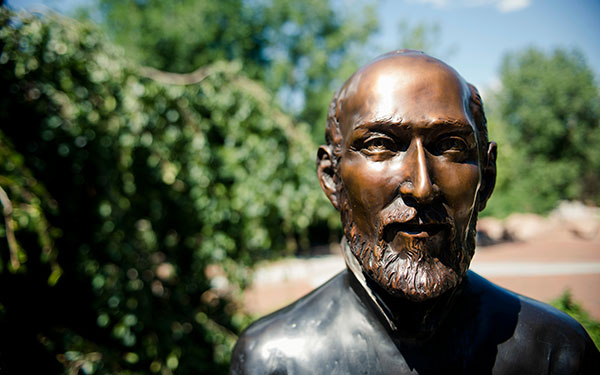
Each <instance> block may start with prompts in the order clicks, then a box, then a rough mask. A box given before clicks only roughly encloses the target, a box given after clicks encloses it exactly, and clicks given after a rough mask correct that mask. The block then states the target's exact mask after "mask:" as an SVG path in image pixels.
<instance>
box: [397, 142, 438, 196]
mask: <svg viewBox="0 0 600 375" xmlns="http://www.w3.org/2000/svg"><path fill="white" fill-rule="evenodd" d="M403 169H405V170H404V175H405V176H406V177H405V178H404V181H403V182H402V183H401V185H400V194H401V195H402V197H403V198H404V199H405V200H406V198H409V199H414V200H415V201H417V202H418V203H421V204H423V203H431V202H432V201H433V200H434V198H436V196H437V195H438V192H439V189H438V187H437V185H435V184H434V182H433V181H432V179H431V175H430V170H429V165H428V162H427V154H426V150H425V148H424V147H423V142H422V141H421V140H420V139H419V138H417V139H415V141H414V142H413V144H411V145H410V146H409V149H408V150H407V154H406V156H405V159H404V165H403Z"/></svg>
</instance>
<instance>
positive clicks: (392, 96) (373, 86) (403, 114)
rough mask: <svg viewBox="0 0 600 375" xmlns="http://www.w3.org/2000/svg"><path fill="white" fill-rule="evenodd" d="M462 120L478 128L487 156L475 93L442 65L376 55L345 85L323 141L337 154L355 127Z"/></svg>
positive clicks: (406, 55) (418, 55)
mask: <svg viewBox="0 0 600 375" xmlns="http://www.w3.org/2000/svg"><path fill="white" fill-rule="evenodd" d="M441 116H443V118H442V117H441ZM461 119H462V120H466V121H468V122H469V123H471V125H472V126H473V127H474V128H475V129H476V133H477V138H478V140H479V142H478V143H479V148H480V150H481V151H483V152H485V148H486V145H487V130H486V121H485V116H484V113H483V107H482V104H481V99H480V97H479V94H478V92H477V89H476V88H475V87H474V86H472V85H470V84H469V83H467V82H466V81H465V80H464V79H463V78H462V77H461V76H460V75H459V74H458V73H457V72H456V71H455V70H454V69H452V68H451V67H450V66H448V65H446V64H445V63H443V62H442V61H440V60H437V59H435V58H433V57H431V56H428V55H425V54H424V53H422V52H418V51H411V50H400V51H394V52H391V53H387V54H385V55H382V56H380V57H378V58H377V59H375V60H374V61H372V62H370V63H369V64H367V65H365V66H364V67H362V68H361V69H359V70H358V71H357V72H356V73H354V74H353V75H352V76H351V77H350V78H349V79H348V80H347V81H346V82H345V83H344V85H343V86H342V87H341V88H340V90H339V91H338V92H337V94H336V95H335V97H334V98H333V101H332V102H331V105H330V108H329V115H328V119H327V129H326V140H327V143H328V144H330V145H331V146H333V149H334V150H333V151H334V154H336V156H339V151H340V146H341V144H342V142H343V139H345V137H344V135H345V134H347V132H348V131H350V130H351V129H352V128H353V126H356V125H357V124H361V123H365V122H394V123H398V124H400V123H407V122H410V121H429V122H435V121H450V122H452V121H455V120H461Z"/></svg>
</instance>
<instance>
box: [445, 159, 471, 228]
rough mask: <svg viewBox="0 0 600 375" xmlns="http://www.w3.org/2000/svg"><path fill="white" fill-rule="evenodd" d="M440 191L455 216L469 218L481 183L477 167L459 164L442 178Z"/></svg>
mask: <svg viewBox="0 0 600 375" xmlns="http://www.w3.org/2000/svg"><path fill="white" fill-rule="evenodd" d="M442 181H443V182H442V186H441V187H442V190H443V191H444V195H445V197H446V201H447V202H448V204H449V205H450V207H451V208H452V209H453V210H454V211H455V215H457V216H464V217H470V216H471V212H472V211H473V209H474V207H475V203H476V199H477V191H478V190H479V185H480V181H481V175H480V171H479V167H478V166H477V165H473V164H460V165H459V166H456V167H455V168H454V172H453V173H448V174H447V175H445V176H443V178H442Z"/></svg>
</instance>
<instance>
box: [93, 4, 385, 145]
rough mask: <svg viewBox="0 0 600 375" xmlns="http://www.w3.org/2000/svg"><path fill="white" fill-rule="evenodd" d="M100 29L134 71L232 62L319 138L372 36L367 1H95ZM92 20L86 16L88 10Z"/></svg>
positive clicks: (178, 69)
mask: <svg viewBox="0 0 600 375" xmlns="http://www.w3.org/2000/svg"><path fill="white" fill-rule="evenodd" d="M97 5H98V7H97V9H98V10H99V12H97V14H98V15H99V20H100V24H101V25H102V26H103V27H104V30H106V32H107V33H108V34H109V35H110V36H111V38H112V39H113V40H114V41H115V42H117V43H118V44H120V45H122V46H124V47H125V50H126V52H127V53H128V54H129V55H130V56H133V57H134V58H135V59H136V61H138V62H139V63H140V64H143V65H147V66H151V67H154V68H157V69H160V70H164V71H169V72H181V73H187V72H191V71H193V70H195V69H197V68H198V67H202V66H205V65H208V64H210V63H212V62H214V61H217V60H226V61H233V60H239V61H241V62H242V64H243V67H244V68H243V69H244V73H245V74H246V75H247V76H248V77H250V78H252V79H256V80H259V81H261V82H263V83H264V84H265V85H266V86H267V88H268V89H270V90H272V91H273V92H275V93H277V95H278V97H279V98H280V100H281V102H282V104H283V105H284V107H285V108H286V110H287V111H288V112H290V113H292V114H293V115H294V116H295V118H296V119H299V120H302V121H305V122H307V123H308V124H310V125H311V126H312V127H313V128H314V129H315V130H314V136H315V138H316V139H321V138H322V137H323V135H322V129H323V127H324V123H325V118H326V110H327V103H328V102H329V100H331V96H332V93H333V91H334V90H335V89H336V88H337V86H338V85H339V84H340V83H341V81H340V80H341V79H345V77H347V76H348V75H349V74H350V73H351V72H353V71H354V70H355V69H356V67H357V65H356V64H357V61H360V58H359V57H360V56H359V55H358V52H359V47H362V46H363V45H364V44H365V43H366V41H367V40H368V38H369V37H370V36H371V35H372V34H373V33H374V32H375V31H376V27H377V25H376V19H375V15H374V10H373V7H372V5H371V4H370V3H369V2H365V1H358V2H356V3H355V5H356V6H352V7H341V6H337V7H335V8H334V5H333V1H329V0H305V1H295V0H260V1H242V0H222V1H211V0H175V1H166V0H144V1H138V0H97ZM88 11H89V12H92V14H96V13H93V12H94V11H93V9H92V10H88Z"/></svg>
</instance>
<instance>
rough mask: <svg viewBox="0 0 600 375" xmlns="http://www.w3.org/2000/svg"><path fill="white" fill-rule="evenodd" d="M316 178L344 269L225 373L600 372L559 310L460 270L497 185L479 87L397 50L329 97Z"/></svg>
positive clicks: (260, 324) (258, 328)
mask: <svg viewBox="0 0 600 375" xmlns="http://www.w3.org/2000/svg"><path fill="white" fill-rule="evenodd" d="M326 140H327V145H325V146H321V147H320V148H319V151H318V158H317V159H318V160H317V173H318V176H319V180H320V183H321V187H322V188H323V190H324V192H325V194H326V195H327V197H328V198H329V200H330V201H331V203H332V204H333V205H334V206H335V207H336V209H338V210H339V211H340V213H341V218H342V222H343V225H344V234H345V235H344V239H343V241H342V247H343V252H344V256H345V259H346V264H347V269H346V270H344V271H342V272H341V273H339V274H338V275H337V276H335V277H334V278H333V279H331V280H330V281H328V282H327V283H325V284H324V285H322V286H321V287H320V288H318V289H316V290H315V291H313V292H312V293H310V294H309V295H307V296H305V297H303V298H302V299H300V300H298V301H297V302H295V303H293V304H292V305H290V306H288V307H286V308H284V309H282V310H279V311H277V312H275V313H273V314H271V315H269V316H266V317H264V318H262V319H260V320H259V321H257V322H255V323H254V324H252V325H251V326H250V327H249V328H248V329H247V330H246V331H245V332H244V333H243V334H242V335H241V336H240V339H239V341H238V343H237V345H236V347H235V349H234V352H233V357H232V364H231V373H232V374H490V373H491V374H600V354H599V352H598V350H597V349H596V347H595V345H594V343H593V342H592V341H591V339H590V338H589V336H588V334H587V333H586V332H585V330H584V329H583V328H582V327H581V325H579V323H577V322H576V321H575V320H573V319H572V318H570V317H569V316H567V315H566V314H564V313H562V312H560V311H558V310H556V309H554V308H553V307H550V306H548V305H545V304H543V303H541V302H537V301H535V300H532V299H529V298H526V297H523V296H520V295H517V294H514V293H512V292H510V291H507V290H505V289H503V288H500V287H498V286H496V285H494V284H492V283H490V282H489V281H487V280H485V279H483V278H482V277H480V276H478V275H477V274H475V273H474V272H471V271H468V267H469V263H470V261H471V258H472V256H473V252H474V250H475V223H476V221H477V214H478V212H479V211H481V210H482V209H483V208H484V207H485V204H486V202H487V200H488V198H489V197H490V195H491V193H492V190H493V188H494V183H495V179H496V144H495V143H493V142H489V141H488V136H487V131H486V120H485V115H484V112H483V106H482V103H481V99H480V96H479V94H478V92H477V90H476V88H475V87H474V86H472V85H470V84H468V83H467V82H465V81H464V79H463V78H462V77H461V76H460V75H459V74H458V73H457V72H456V71H455V70H453V69H452V68H451V67H449V66H448V65H446V64H444V63H443V62H441V61H439V60H437V59H435V58H432V57H430V56H427V55H425V54H423V53H420V52H416V51H408V50H402V51H395V52H392V53H388V54H386V55H383V56H381V57H379V58H378V59H376V60H374V61H373V62H371V63H369V64H368V65H366V66H365V67H363V68H361V69H360V70H358V71H357V72H356V73H354V75H352V76H351V77H350V78H349V79H348V81H346V82H345V84H344V85H343V86H342V88H341V89H340V90H339V91H338V92H337V94H336V95H335V97H334V99H333V101H332V103H331V106H330V109H329V116H328V121H327V129H326Z"/></svg>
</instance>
